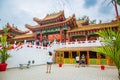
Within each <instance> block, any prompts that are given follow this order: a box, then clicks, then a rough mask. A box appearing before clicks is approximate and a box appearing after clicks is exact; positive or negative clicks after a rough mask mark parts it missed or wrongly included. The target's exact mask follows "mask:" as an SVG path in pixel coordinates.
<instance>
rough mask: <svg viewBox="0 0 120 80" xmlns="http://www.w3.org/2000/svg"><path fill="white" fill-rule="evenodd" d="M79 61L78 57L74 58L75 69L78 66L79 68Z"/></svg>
mask: <svg viewBox="0 0 120 80" xmlns="http://www.w3.org/2000/svg"><path fill="white" fill-rule="evenodd" d="M79 61H80V58H79V56H76V66H75V67H79V66H80V65H79Z"/></svg>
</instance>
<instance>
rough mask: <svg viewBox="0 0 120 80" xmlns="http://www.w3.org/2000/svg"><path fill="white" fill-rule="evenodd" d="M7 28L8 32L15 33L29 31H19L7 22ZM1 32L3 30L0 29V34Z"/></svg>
mask: <svg viewBox="0 0 120 80" xmlns="http://www.w3.org/2000/svg"><path fill="white" fill-rule="evenodd" d="M7 28H8V32H13V33H15V34H26V33H28V32H29V31H21V30H19V29H18V28H17V27H15V26H14V25H12V26H11V25H10V24H9V23H7ZM2 33H4V31H3V30H0V34H2Z"/></svg>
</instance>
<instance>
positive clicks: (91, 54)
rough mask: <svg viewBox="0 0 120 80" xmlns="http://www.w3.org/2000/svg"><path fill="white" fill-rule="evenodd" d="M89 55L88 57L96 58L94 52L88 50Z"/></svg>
mask: <svg viewBox="0 0 120 80" xmlns="http://www.w3.org/2000/svg"><path fill="white" fill-rule="evenodd" d="M89 57H90V58H97V54H96V52H93V51H90V52H89Z"/></svg>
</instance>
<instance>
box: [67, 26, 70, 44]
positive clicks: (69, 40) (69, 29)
mask: <svg viewBox="0 0 120 80" xmlns="http://www.w3.org/2000/svg"><path fill="white" fill-rule="evenodd" d="M68 31H70V25H68ZM67 35H68V42H70V33H67Z"/></svg>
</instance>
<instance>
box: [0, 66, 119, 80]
mask: <svg viewBox="0 0 120 80" xmlns="http://www.w3.org/2000/svg"><path fill="white" fill-rule="evenodd" d="M0 80H118V74H117V69H116V68H115V67H109V66H107V67H106V68H105V70H100V66H87V67H80V68H75V66H74V65H63V67H62V68H59V67H58V65H57V64H55V65H52V72H51V73H50V74H48V73H46V65H40V66H31V67H30V68H29V69H27V68H26V69H19V68H14V69H8V70H7V71H5V72H0Z"/></svg>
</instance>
